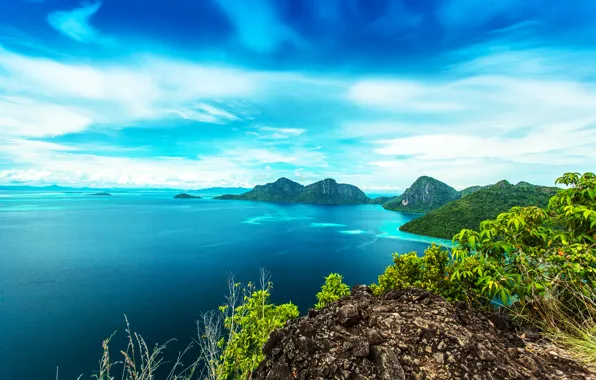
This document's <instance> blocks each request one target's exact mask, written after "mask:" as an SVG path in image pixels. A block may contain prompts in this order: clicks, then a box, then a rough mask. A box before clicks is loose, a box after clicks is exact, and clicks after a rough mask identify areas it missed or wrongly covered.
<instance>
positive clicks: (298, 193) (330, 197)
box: [215, 178, 372, 205]
mask: <svg viewBox="0 0 596 380" xmlns="http://www.w3.org/2000/svg"><path fill="white" fill-rule="evenodd" d="M215 199H222V200H226V199H227V200H246V201H264V202H290V203H308V204H321V205H340V204H368V203H371V202H372V200H371V199H370V198H369V197H367V196H366V194H364V192H363V191H362V190H360V189H359V188H358V187H356V186H354V185H348V184H343V183H337V182H336V181H335V180H334V179H331V178H327V179H324V180H322V181H318V182H315V183H313V184H310V185H307V186H304V185H301V184H299V183H298V182H294V181H292V180H289V179H287V178H279V179H278V180H277V181H275V182H272V183H268V184H265V185H257V186H255V187H254V188H253V189H252V190H250V191H248V192H246V193H243V194H239V195H233V194H226V195H221V196H219V197H215Z"/></svg>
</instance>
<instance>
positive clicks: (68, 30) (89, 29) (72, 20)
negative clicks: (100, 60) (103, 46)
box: [48, 1, 112, 43]
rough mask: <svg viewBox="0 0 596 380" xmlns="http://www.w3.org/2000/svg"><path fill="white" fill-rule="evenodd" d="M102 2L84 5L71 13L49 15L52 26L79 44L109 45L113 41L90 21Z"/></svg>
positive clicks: (61, 12) (59, 12) (58, 12)
mask: <svg viewBox="0 0 596 380" xmlns="http://www.w3.org/2000/svg"><path fill="white" fill-rule="evenodd" d="M100 7H101V2H99V1H98V2H96V3H89V4H84V5H83V6H81V7H80V8H76V9H73V10H70V11H56V12H52V13H50V14H49V15H48V22H49V23H50V25H51V26H52V27H53V28H54V29H56V30H58V31H59V32H60V33H62V34H64V35H65V36H67V37H70V38H72V39H73V40H75V41H77V42H83V43H88V42H95V43H108V42H111V41H112V40H111V39H110V38H108V37H106V36H104V35H102V34H101V33H100V32H99V31H98V30H97V29H96V28H94V27H93V26H92V25H91V24H90V22H89V20H90V18H91V17H92V16H93V15H94V14H95V13H96V12H97V11H98V10H99V8H100Z"/></svg>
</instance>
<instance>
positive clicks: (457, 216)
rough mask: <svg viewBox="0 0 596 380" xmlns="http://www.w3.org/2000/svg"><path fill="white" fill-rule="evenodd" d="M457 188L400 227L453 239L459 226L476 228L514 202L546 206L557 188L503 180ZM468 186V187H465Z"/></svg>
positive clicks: (516, 203) (404, 229)
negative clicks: (445, 199) (449, 196)
mask: <svg viewBox="0 0 596 380" xmlns="http://www.w3.org/2000/svg"><path fill="white" fill-rule="evenodd" d="M470 189H471V188H468V189H465V190H463V191H461V192H460V197H459V198H458V199H456V200H453V201H451V202H449V203H446V204H445V205H444V206H442V207H439V208H437V209H436V210H433V211H430V212H428V213H427V214H426V215H424V216H422V217H420V218H418V219H414V220H412V221H410V222H408V223H406V224H404V225H403V226H401V227H400V228H399V229H400V230H401V231H405V232H410V233H414V234H418V235H426V236H433V237H438V238H443V239H452V238H453V236H454V235H455V234H457V233H458V232H460V231H461V230H462V229H464V228H467V229H473V230H477V229H478V228H479V227H480V223H481V222H482V221H484V220H491V219H495V218H496V217H497V216H498V215H499V214H501V213H503V212H505V211H508V210H509V209H511V208H512V207H515V206H538V207H542V208H544V207H546V206H547V204H548V201H549V200H550V198H551V197H552V196H553V195H555V193H556V192H557V191H559V190H560V189H559V188H557V187H547V186H537V185H532V184H529V183H527V182H520V183H518V184H517V185H512V184H510V183H509V182H507V181H505V180H503V181H500V182H497V183H496V184H494V185H490V186H484V187H481V186H475V187H474V191H470ZM466 190H467V191H466Z"/></svg>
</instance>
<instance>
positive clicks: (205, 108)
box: [170, 103, 240, 124]
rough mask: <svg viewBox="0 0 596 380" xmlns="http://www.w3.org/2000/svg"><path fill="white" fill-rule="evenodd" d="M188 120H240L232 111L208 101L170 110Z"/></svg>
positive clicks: (207, 121) (225, 121) (219, 122)
mask: <svg viewBox="0 0 596 380" xmlns="http://www.w3.org/2000/svg"><path fill="white" fill-rule="evenodd" d="M170 112H171V113H173V114H176V115H178V116H180V117H181V118H183V119H186V120H195V121H200V122H206V123H215V124H225V123H228V122H230V121H235V120H240V118H239V117H238V116H236V115H234V114H232V113H231V112H228V111H226V110H224V109H222V108H218V107H215V106H213V105H210V104H207V103H199V104H195V105H194V106H193V107H189V108H182V109H177V110H171V111H170Z"/></svg>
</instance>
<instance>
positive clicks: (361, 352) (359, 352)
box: [352, 340, 370, 358]
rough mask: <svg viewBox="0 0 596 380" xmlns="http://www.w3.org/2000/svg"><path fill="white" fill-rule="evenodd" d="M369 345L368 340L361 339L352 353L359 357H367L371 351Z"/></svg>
mask: <svg viewBox="0 0 596 380" xmlns="http://www.w3.org/2000/svg"><path fill="white" fill-rule="evenodd" d="M369 347H370V346H369V344H368V341H366V340H360V341H358V342H357V343H356V345H355V347H354V348H353V349H352V353H353V354H354V356H355V357H357V358H364V357H367V356H368V354H369V352H370V350H369Z"/></svg>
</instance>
